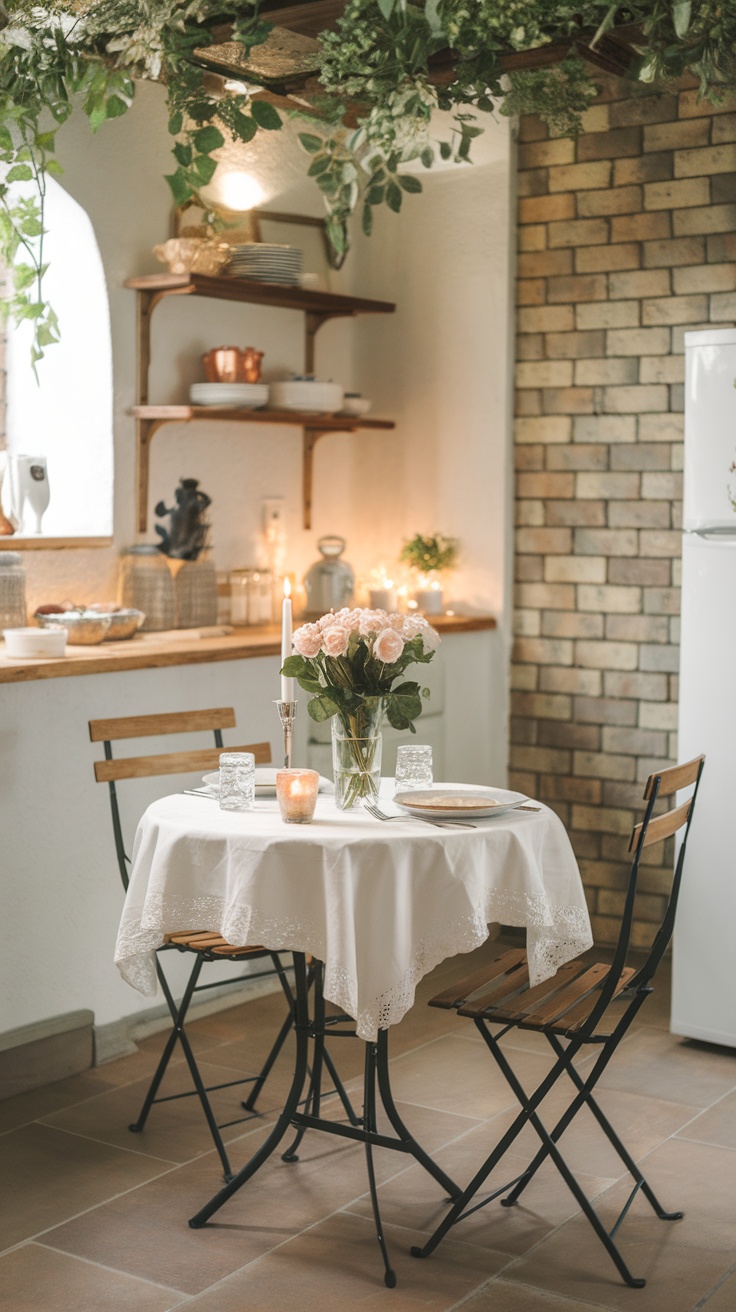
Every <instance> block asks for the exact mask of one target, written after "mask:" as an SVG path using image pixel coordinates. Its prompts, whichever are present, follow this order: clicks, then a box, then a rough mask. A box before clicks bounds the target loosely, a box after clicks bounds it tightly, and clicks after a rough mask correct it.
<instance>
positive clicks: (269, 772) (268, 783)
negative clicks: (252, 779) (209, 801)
mask: <svg viewBox="0 0 736 1312" xmlns="http://www.w3.org/2000/svg"><path fill="white" fill-rule="evenodd" d="M202 783H203V784H206V785H207V787H208V788H211V789H212V791H213V793H217V792H219V789H220V771H219V770H212V771H211V772H210V774H203V775H202ZM275 796H276V769H275V767H273V766H270V765H257V766H256V797H275Z"/></svg>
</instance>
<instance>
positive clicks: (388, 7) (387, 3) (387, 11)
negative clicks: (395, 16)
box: [378, 0, 396, 18]
mask: <svg viewBox="0 0 736 1312" xmlns="http://www.w3.org/2000/svg"><path fill="white" fill-rule="evenodd" d="M378 8H379V9H380V11H381V13H382V14H383V16H384V18H390V17H391V15H392V13H393V12H394V9H395V8H396V0H378Z"/></svg>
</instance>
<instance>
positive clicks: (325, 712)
mask: <svg viewBox="0 0 736 1312" xmlns="http://www.w3.org/2000/svg"><path fill="white" fill-rule="evenodd" d="M339 709H340V707H339V706H338V705H337V702H333V700H332V698H331V697H328V696H327V693H322V695H321V696H320V697H313V698H312V700H311V702H307V710H308V711H309V714H310V716H311V718H312V719H313V720H315V721H316V722H317V724H323V723H324V721H325V720H331V719H332V717H333V715H337V712H338V711H339Z"/></svg>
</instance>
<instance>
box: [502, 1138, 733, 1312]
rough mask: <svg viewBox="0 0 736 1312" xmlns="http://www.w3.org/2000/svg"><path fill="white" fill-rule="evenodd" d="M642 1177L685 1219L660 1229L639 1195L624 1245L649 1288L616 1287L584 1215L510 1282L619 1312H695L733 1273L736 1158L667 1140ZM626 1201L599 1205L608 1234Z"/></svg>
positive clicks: (616, 1191)
mask: <svg viewBox="0 0 736 1312" xmlns="http://www.w3.org/2000/svg"><path fill="white" fill-rule="evenodd" d="M645 1170H646V1173H647V1176H648V1178H649V1180H650V1183H651V1184H652V1186H653V1188H654V1189H655V1191H656V1192H657V1193H658V1194H659V1196H660V1197H661V1199H662V1201H663V1203H665V1205H667V1206H670V1207H679V1208H681V1209H682V1210H683V1211H684V1212H685V1217H684V1219H683V1220H682V1221H671V1222H670V1221H660V1220H658V1219H657V1217H656V1216H655V1215H654V1214H653V1212H652V1211H651V1209H650V1208H649V1206H648V1204H647V1203H646V1200H644V1199H643V1197H642V1195H641V1194H640V1195H639V1196H638V1197H637V1199H636V1200H635V1202H634V1204H633V1206H632V1208H631V1211H630V1213H629V1215H628V1216H627V1218H626V1220H625V1221H624V1223H623V1225H622V1227H621V1231H620V1232H619V1236H618V1238H619V1245H620V1248H621V1251H622V1253H623V1256H624V1259H625V1260H626V1261H627V1262H628V1265H629V1268H630V1269H631V1271H632V1272H633V1274H634V1275H635V1276H643V1277H645V1278H646V1280H647V1285H646V1288H644V1289H641V1290H632V1289H629V1288H628V1287H627V1286H626V1285H624V1284H623V1282H620V1281H619V1279H618V1277H617V1273H616V1271H615V1268H614V1266H613V1264H612V1262H611V1260H610V1258H609V1257H608V1256H607V1254H606V1253H605V1251H604V1249H603V1247H602V1246H601V1244H600V1243H599V1241H598V1239H597V1238H596V1237H595V1235H594V1234H593V1231H592V1229H591V1227H590V1226H589V1224H588V1222H587V1220H585V1218H584V1217H583V1216H582V1215H579V1216H578V1217H575V1218H574V1219H573V1220H571V1221H569V1222H567V1223H566V1224H565V1225H563V1226H562V1227H561V1228H560V1229H559V1230H558V1231H557V1232H556V1233H555V1234H553V1235H551V1236H550V1237H549V1238H548V1239H546V1240H544V1241H543V1242H542V1243H541V1244H539V1245H538V1247H537V1248H536V1249H535V1250H534V1251H533V1252H531V1253H529V1254H528V1255H527V1256H526V1257H524V1258H522V1259H521V1260H520V1261H519V1262H517V1263H515V1264H514V1265H513V1266H511V1267H509V1268H508V1269H507V1271H506V1272H505V1278H506V1279H507V1280H510V1281H513V1280H519V1281H521V1282H522V1283H523V1284H525V1285H532V1286H538V1287H540V1288H544V1289H547V1290H550V1291H554V1292H555V1293H557V1294H559V1295H561V1296H564V1297H567V1298H570V1297H573V1298H578V1299H581V1300H583V1301H585V1300H586V1299H588V1300H590V1301H591V1302H602V1303H603V1305H604V1306H605V1307H611V1308H614V1309H621V1312H625V1310H628V1309H631V1308H634V1307H635V1308H636V1309H637V1312H692V1310H693V1309H694V1308H695V1306H696V1304H698V1303H699V1301H700V1300H701V1299H702V1298H703V1297H704V1295H705V1294H706V1293H707V1292H708V1291H709V1290H711V1289H713V1287H714V1286H715V1285H716V1284H717V1282H718V1281H719V1280H720V1279H721V1278H722V1277H723V1276H724V1275H725V1274H726V1273H728V1272H730V1271H731V1270H732V1269H733V1260H734V1233H735V1232H736V1153H734V1152H729V1151H727V1150H724V1149H720V1148H714V1147H711V1146H709V1145H704V1144H693V1143H687V1142H686V1141H684V1140H682V1139H669V1140H667V1142H666V1143H664V1144H662V1146H661V1147H659V1148H657V1149H655V1150H654V1152H653V1153H651V1154H650V1155H649V1157H648V1158H647V1161H646V1163H645ZM626 1194H627V1190H626V1189H624V1188H623V1187H622V1186H621V1185H616V1186H615V1187H614V1188H613V1189H611V1190H609V1192H608V1193H607V1194H606V1195H604V1196H603V1197H602V1198H601V1199H600V1200H599V1210H600V1212H601V1217H602V1220H603V1222H604V1224H605V1225H606V1227H607V1228H610V1226H611V1225H612V1224H613V1222H614V1220H615V1218H616V1215H617V1213H618V1211H619V1210H620V1208H621V1206H622V1205H623V1203H624V1201H625V1199H626ZM706 1306H707V1304H706Z"/></svg>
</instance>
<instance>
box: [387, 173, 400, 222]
mask: <svg viewBox="0 0 736 1312" xmlns="http://www.w3.org/2000/svg"><path fill="white" fill-rule="evenodd" d="M386 204H387V205H388V207H389V209H390V210H393V211H394V214H398V212H399V210H400V209H401V187H398V186H397V185H396V183H395V182H394V181H393V178H392V179H391V180H390V181H389V184H388V186H387V188H386Z"/></svg>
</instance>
